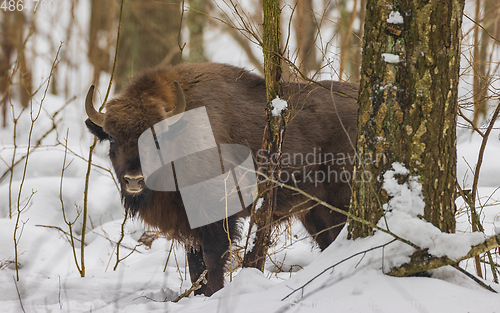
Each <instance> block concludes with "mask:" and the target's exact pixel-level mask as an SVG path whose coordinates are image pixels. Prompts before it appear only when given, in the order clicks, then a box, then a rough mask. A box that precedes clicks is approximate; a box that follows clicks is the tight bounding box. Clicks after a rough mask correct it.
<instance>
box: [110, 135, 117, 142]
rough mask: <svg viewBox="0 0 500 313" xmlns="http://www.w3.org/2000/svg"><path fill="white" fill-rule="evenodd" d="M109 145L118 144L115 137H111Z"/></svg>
mask: <svg viewBox="0 0 500 313" xmlns="http://www.w3.org/2000/svg"><path fill="white" fill-rule="evenodd" d="M109 143H110V144H115V143H116V140H115V138H113V137H111V136H109Z"/></svg>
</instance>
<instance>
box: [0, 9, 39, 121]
mask: <svg viewBox="0 0 500 313" xmlns="http://www.w3.org/2000/svg"><path fill="white" fill-rule="evenodd" d="M0 18H1V20H0V25H1V26H2V28H1V31H0V46H1V49H0V93H1V94H2V97H1V98H0V99H1V106H2V127H5V126H6V118H7V105H8V102H9V100H10V96H11V92H10V91H11V89H10V87H11V86H12V84H13V77H12V76H13V74H14V73H16V72H17V73H18V75H19V78H20V79H19V95H20V100H21V105H22V106H23V107H27V106H28V105H29V103H30V100H31V96H32V92H33V83H32V78H31V68H30V65H29V64H28V63H27V61H26V53H25V52H26V51H25V48H26V40H27V37H28V36H31V33H32V31H34V28H32V27H30V26H29V25H28V24H27V21H26V16H25V15H24V12H22V11H14V12H10V11H4V10H2V11H1V14H0ZM27 29H29V31H26V30H27ZM15 54H17V57H15ZM13 57H14V60H15V61H16V62H17V63H15V64H14V63H13V62H12V58H13ZM12 65H15V67H17V68H16V69H13V66H12Z"/></svg>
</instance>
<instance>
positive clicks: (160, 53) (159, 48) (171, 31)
mask: <svg viewBox="0 0 500 313" xmlns="http://www.w3.org/2000/svg"><path fill="white" fill-rule="evenodd" d="M180 27H181V8H180V4H179V1H177V0H176V1H169V2H168V3H165V2H157V1H153V0H147V1H144V0H128V1H127V2H126V3H125V8H124V11H123V25H122V28H123V29H122V36H121V38H120V43H119V45H120V47H119V50H120V54H119V56H118V62H117V66H116V79H115V82H116V88H117V89H118V90H119V89H121V88H122V87H123V86H124V85H126V84H127V83H128V82H130V80H131V78H132V77H133V75H134V73H137V72H138V71H140V70H141V69H144V68H148V67H152V66H155V65H158V64H161V65H168V64H178V63H179V62H180V58H181V51H180V47H183V45H182V44H181V43H180V41H179V39H180V38H179V36H180Z"/></svg>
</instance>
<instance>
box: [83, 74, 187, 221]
mask: <svg viewBox="0 0 500 313" xmlns="http://www.w3.org/2000/svg"><path fill="white" fill-rule="evenodd" d="M174 83H175V86H176V89H177V91H176V93H175V92H173V91H174V89H173V86H172V88H170V89H169V88H166V90H162V92H161V93H160V92H158V90H156V92H154V91H153V92H151V91H149V92H148V91H144V92H137V91H134V90H133V89H132V90H130V89H129V90H127V91H125V93H124V94H123V95H122V96H120V97H118V98H116V99H113V100H110V101H109V102H108V103H107V104H106V113H101V112H99V111H97V110H96V109H95V108H94V105H93V103H92V98H93V94H94V86H91V87H90V89H89V92H88V94H87V98H86V100H85V111H86V113H87V115H88V119H87V120H86V121H85V124H86V125H87V128H88V129H89V130H90V132H91V133H93V134H94V135H95V136H97V137H98V138H99V140H100V141H102V140H108V141H109V157H110V159H111V162H112V164H113V167H114V169H115V173H116V176H117V178H118V180H119V182H120V186H121V194H122V200H123V204H124V206H125V208H126V209H127V210H129V211H130V212H131V213H132V214H135V213H137V211H139V210H141V209H142V208H144V207H145V206H146V205H147V204H148V200H149V194H150V193H151V190H149V189H148V188H147V187H146V185H145V182H144V176H143V174H142V170H141V163H140V158H139V149H138V139H139V136H140V135H141V134H142V133H143V132H144V131H145V130H146V129H148V128H150V127H152V126H153V125H154V124H156V123H157V122H160V121H162V120H164V119H166V118H168V117H171V116H174V115H177V116H178V118H176V120H178V119H180V116H181V115H180V113H182V112H184V110H185V108H186V99H185V97H184V92H183V91H182V88H181V87H180V86H179V84H178V83H177V82H174ZM175 98H176V99H175Z"/></svg>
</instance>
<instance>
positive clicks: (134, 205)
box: [122, 188, 151, 216]
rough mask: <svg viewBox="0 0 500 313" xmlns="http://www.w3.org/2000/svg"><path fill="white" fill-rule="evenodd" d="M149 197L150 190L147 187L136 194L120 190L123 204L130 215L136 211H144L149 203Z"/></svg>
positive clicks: (133, 214)
mask: <svg viewBox="0 0 500 313" xmlns="http://www.w3.org/2000/svg"><path fill="white" fill-rule="evenodd" d="M150 198H151V190H150V189H148V188H145V189H144V190H143V191H141V192H140V193H137V194H131V193H128V192H126V191H123V190H122V202H123V206H124V207H125V210H127V212H129V213H130V215H132V216H135V215H136V214H137V212H140V211H144V210H145V209H146V207H147V206H148V204H149V199H150Z"/></svg>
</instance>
